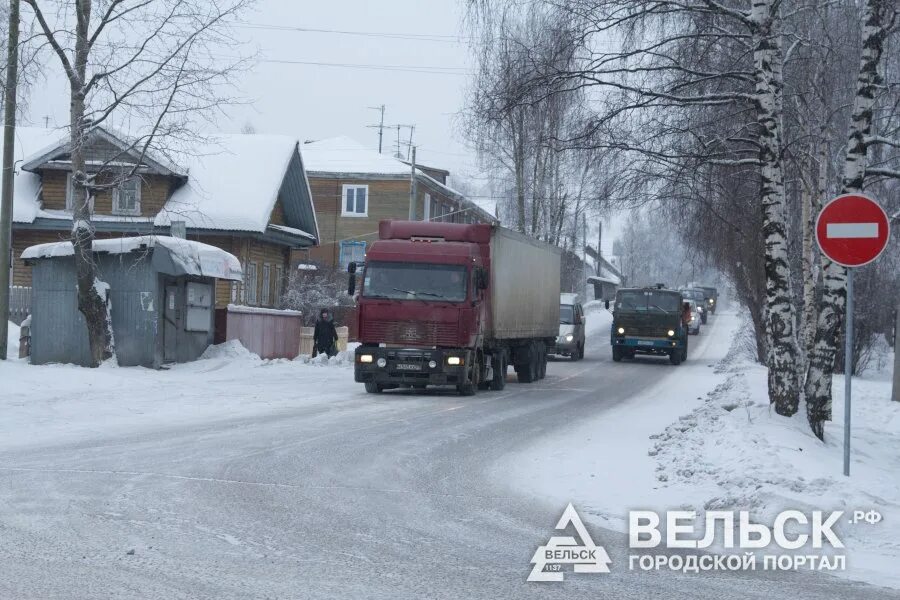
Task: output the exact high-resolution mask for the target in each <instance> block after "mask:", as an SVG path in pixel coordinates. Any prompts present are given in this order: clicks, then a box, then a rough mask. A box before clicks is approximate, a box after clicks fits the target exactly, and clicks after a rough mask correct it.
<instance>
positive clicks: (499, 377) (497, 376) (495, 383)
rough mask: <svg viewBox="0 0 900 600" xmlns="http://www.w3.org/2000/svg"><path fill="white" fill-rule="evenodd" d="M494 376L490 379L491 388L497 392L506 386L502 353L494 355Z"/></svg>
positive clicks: (504, 363) (504, 362)
mask: <svg viewBox="0 0 900 600" xmlns="http://www.w3.org/2000/svg"><path fill="white" fill-rule="evenodd" d="M493 360H494V363H495V364H494V378H493V379H491V389H492V390H494V391H495V392H499V391H500V390H502V389H503V388H505V387H506V356H505V355H504V354H502V353H501V354H495V355H494V359H493Z"/></svg>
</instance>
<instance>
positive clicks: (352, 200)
mask: <svg viewBox="0 0 900 600" xmlns="http://www.w3.org/2000/svg"><path fill="white" fill-rule="evenodd" d="M368 214H369V186H367V185H345V186H344V206H343V210H342V211H341V216H344V217H365V216H368Z"/></svg>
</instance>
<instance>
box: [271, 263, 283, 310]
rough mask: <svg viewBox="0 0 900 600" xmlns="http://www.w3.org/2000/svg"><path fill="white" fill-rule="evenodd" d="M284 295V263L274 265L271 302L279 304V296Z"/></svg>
mask: <svg viewBox="0 0 900 600" xmlns="http://www.w3.org/2000/svg"><path fill="white" fill-rule="evenodd" d="M283 296H284V265H275V301H274V302H273V304H275V305H276V306H281V298H282V297H283Z"/></svg>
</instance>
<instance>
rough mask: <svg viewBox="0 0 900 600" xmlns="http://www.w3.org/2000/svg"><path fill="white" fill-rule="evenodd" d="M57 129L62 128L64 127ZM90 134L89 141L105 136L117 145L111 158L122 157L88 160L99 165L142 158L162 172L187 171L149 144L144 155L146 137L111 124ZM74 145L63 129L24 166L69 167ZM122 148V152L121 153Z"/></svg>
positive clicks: (127, 162)
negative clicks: (137, 136) (112, 126)
mask: <svg viewBox="0 0 900 600" xmlns="http://www.w3.org/2000/svg"><path fill="white" fill-rule="evenodd" d="M57 131H58V132H60V131H63V130H57ZM87 136H88V142H87V143H88V144H91V143H93V142H94V141H95V140H102V141H104V142H106V143H107V144H109V145H110V146H112V147H113V148H116V149H117V150H116V152H117V155H116V156H113V157H110V158H112V159H116V158H120V159H121V160H114V162H112V163H108V162H107V161H105V160H95V161H91V160H88V161H87V164H88V165H90V164H92V163H93V164H97V165H110V166H115V165H127V166H132V165H134V164H135V162H137V161H138V160H140V161H141V165H143V166H149V167H150V168H152V169H153V170H154V171H156V172H158V173H161V174H164V175H174V176H184V175H185V173H184V172H183V170H182V168H181V167H180V166H178V165H176V164H175V163H173V162H172V161H170V160H169V159H168V158H166V157H163V156H161V155H160V154H159V153H158V152H156V151H155V150H153V149H152V148H147V150H146V152H144V154H143V156H141V155H140V154H141V151H142V149H143V147H144V146H146V145H148V144H147V140H146V139H141V138H136V137H134V136H131V135H128V134H126V133H123V132H120V131H116V130H114V129H112V128H110V127H109V126H107V125H102V126H101V125H97V126H95V127H92V128H91V129H90V130H89V131H88V133H87ZM71 147H72V142H71V139H70V138H69V135H68V133H67V132H63V133H62V134H61V135H58V137H57V139H55V140H54V141H52V142H50V143H49V144H48V145H46V146H44V147H43V148H41V149H40V150H37V151H36V152H33V153H32V154H31V155H29V156H28V157H27V158H26V159H25V161H24V162H23V164H22V169H23V170H25V171H33V170H36V169H38V168H40V167H41V166H44V165H56V166H58V167H68V166H70V165H71V161H70V160H69V159H68V156H67V155H68V154H69V153H70V151H71ZM119 152H121V154H120V155H119ZM63 157H64V158H63ZM127 158H131V160H127Z"/></svg>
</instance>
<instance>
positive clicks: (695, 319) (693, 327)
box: [684, 299, 703, 335]
mask: <svg viewBox="0 0 900 600" xmlns="http://www.w3.org/2000/svg"><path fill="white" fill-rule="evenodd" d="M684 301H685V302H687V303H688V305H689V306H690V307H691V322H690V323H689V324H688V333H689V334H690V335H700V324H701V323H702V322H703V319H702V317H701V312H702V311H703V308H702V307H701V306H700V305H698V304H697V301H696V300H693V299H691V300H688V299H685V300H684Z"/></svg>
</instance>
